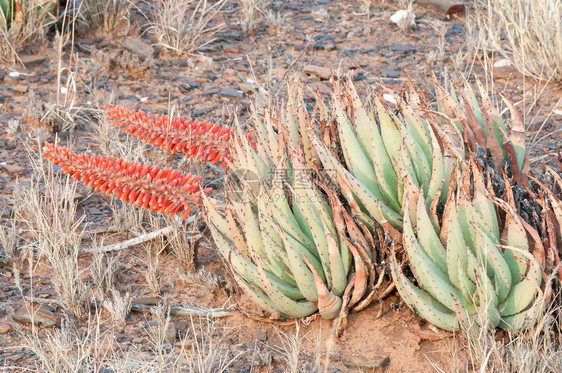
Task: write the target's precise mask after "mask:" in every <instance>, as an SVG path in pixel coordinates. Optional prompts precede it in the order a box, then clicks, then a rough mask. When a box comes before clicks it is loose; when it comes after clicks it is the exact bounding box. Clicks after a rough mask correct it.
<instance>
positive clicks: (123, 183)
mask: <svg viewBox="0 0 562 373" xmlns="http://www.w3.org/2000/svg"><path fill="white" fill-rule="evenodd" d="M43 156H44V157H45V158H47V159H49V160H51V161H52V162H53V164H55V165H57V166H60V167H62V170H63V171H64V172H65V173H67V174H70V175H72V177H73V178H74V179H75V180H78V179H80V180H81V181H82V182H83V183H84V184H86V185H88V186H91V187H93V188H94V189H95V190H101V191H102V192H104V193H107V194H115V195H116V197H117V198H119V199H120V200H122V201H125V202H128V203H130V204H134V203H136V204H137V206H138V207H142V208H146V209H149V210H150V211H157V212H158V213H168V214H170V215H174V214H177V213H182V215H181V217H180V219H181V220H184V219H185V218H187V216H188V215H189V213H190V211H191V208H192V207H193V206H194V205H197V204H199V201H200V198H201V192H204V193H209V192H210V190H211V189H210V188H207V189H204V190H201V188H200V186H199V183H200V181H201V178H200V177H198V176H196V175H193V174H190V173H188V174H186V175H182V173H181V172H179V171H176V170H174V169H170V168H162V169H161V168H159V167H156V166H150V165H148V164H144V165H143V164H141V163H139V162H136V163H131V162H128V161H125V160H123V159H115V158H112V157H107V156H101V155H93V156H88V155H86V154H76V153H74V152H72V151H70V150H69V149H67V148H65V147H60V146H56V145H52V144H48V143H46V144H45V151H44V153H43Z"/></svg>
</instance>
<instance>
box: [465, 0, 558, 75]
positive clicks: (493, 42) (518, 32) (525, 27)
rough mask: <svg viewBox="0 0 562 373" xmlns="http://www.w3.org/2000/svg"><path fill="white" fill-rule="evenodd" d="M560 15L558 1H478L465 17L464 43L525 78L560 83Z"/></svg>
mask: <svg viewBox="0 0 562 373" xmlns="http://www.w3.org/2000/svg"><path fill="white" fill-rule="evenodd" d="M561 15H562V1H561V0H540V1H535V0H521V1H513V0H478V1H476V4H475V6H474V7H473V8H472V10H471V12H470V13H469V16H468V17H467V32H468V38H467V41H468V44H469V46H470V47H471V48H472V49H475V50H480V51H482V52H483V53H484V54H488V53H490V52H494V53H496V54H497V55H500V56H503V57H504V58H506V59H508V60H510V61H511V63H512V64H513V65H514V66H515V67H516V68H517V69H518V70H519V71H520V72H521V73H523V74H524V75H528V76H531V77H534V78H537V79H541V80H550V79H552V80H554V81H557V82H562V17H561Z"/></svg>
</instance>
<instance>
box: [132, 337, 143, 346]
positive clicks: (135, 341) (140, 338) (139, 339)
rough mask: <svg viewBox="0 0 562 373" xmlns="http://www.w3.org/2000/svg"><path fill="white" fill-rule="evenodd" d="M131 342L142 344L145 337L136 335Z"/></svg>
mask: <svg viewBox="0 0 562 373" xmlns="http://www.w3.org/2000/svg"><path fill="white" fill-rule="evenodd" d="M131 342H132V343H133V344H136V345H140V344H142V343H143V342H144V338H142V337H135V338H133V340H132V341H131Z"/></svg>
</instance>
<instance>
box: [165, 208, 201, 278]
mask: <svg viewBox="0 0 562 373" xmlns="http://www.w3.org/2000/svg"><path fill="white" fill-rule="evenodd" d="M165 219H166V225H169V226H172V227H173V229H172V232H170V234H168V235H167V241H168V244H169V245H170V248H171V252H172V253H173V254H174V256H175V257H176V258H177V259H178V260H179V261H180V263H181V267H182V269H183V270H184V271H185V272H190V271H192V270H193V269H195V266H196V264H197V245H198V244H199V241H201V240H202V239H204V236H203V235H202V234H201V232H200V230H199V228H198V225H199V222H200V221H201V219H195V220H194V221H193V222H192V223H190V224H189V225H188V226H185V227H181V226H180V225H179V224H178V222H177V220H176V219H175V218H173V217H168V216H166V217H165Z"/></svg>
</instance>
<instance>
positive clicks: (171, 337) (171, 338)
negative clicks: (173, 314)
mask: <svg viewBox="0 0 562 373" xmlns="http://www.w3.org/2000/svg"><path fill="white" fill-rule="evenodd" d="M166 340H167V341H168V342H169V343H171V344H173V343H174V342H175V341H176V324H174V322H173V321H170V322H169V323H168V328H167V329H166Z"/></svg>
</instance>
